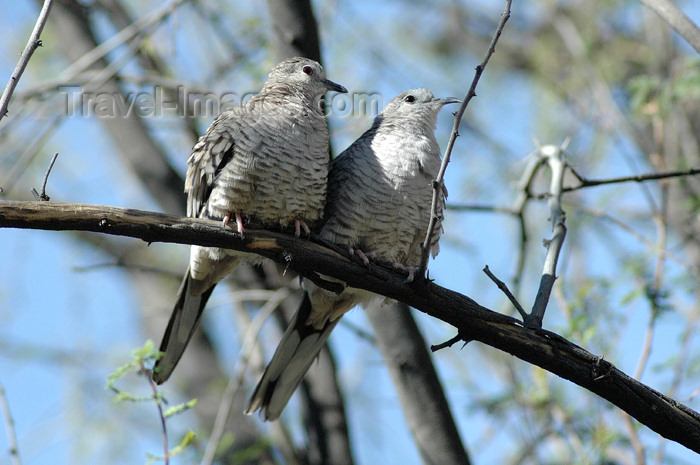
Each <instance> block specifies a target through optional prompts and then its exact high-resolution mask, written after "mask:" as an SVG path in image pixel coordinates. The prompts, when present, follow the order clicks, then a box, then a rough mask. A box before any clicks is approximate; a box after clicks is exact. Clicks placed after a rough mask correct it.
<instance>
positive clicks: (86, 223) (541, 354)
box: [0, 202, 700, 453]
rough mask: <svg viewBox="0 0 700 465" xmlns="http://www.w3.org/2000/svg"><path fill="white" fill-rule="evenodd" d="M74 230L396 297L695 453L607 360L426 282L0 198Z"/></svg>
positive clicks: (299, 247)
mask: <svg viewBox="0 0 700 465" xmlns="http://www.w3.org/2000/svg"><path fill="white" fill-rule="evenodd" d="M10 227H11V228H25V229H45V230H56V231H58V230H81V231H94V232H100V233H106V234H114V235H121V236H129V237H134V238H139V239H142V240H144V241H147V242H149V243H150V242H175V243H181V244H198V245H204V246H217V247H225V248H231V249H236V250H244V251H248V252H253V253H258V254H260V255H263V256H265V257H268V258H271V259H273V260H275V261H278V262H280V263H284V264H285V266H288V267H289V268H290V269H292V270H295V271H297V272H299V273H300V274H302V275H304V276H315V273H316V271H321V272H322V273H323V274H325V275H328V276H331V277H333V278H337V279H340V280H343V281H345V282H346V283H348V285H351V286H353V287H358V288H362V289H367V290H369V291H372V292H376V293H378V294H381V295H384V296H387V297H390V298H393V299H397V300H399V301H401V302H405V303H406V304H408V305H410V306H412V307H414V308H416V309H418V310H420V311H422V312H424V313H426V314H428V315H430V316H433V317H435V318H438V319H440V320H442V321H444V322H446V323H448V324H451V325H452V326H454V327H455V328H456V329H457V330H458V332H459V334H460V335H461V336H462V338H463V339H464V340H475V341H480V342H482V343H484V344H487V345H489V346H491V347H494V348H497V349H499V350H502V351H505V352H508V353H510V354H512V355H514V356H516V357H518V358H520V359H521V360H524V361H526V362H528V363H532V364H534V365H537V366H539V367H541V368H543V369H545V370H547V371H549V372H551V373H554V374H556V375H558V376H560V377H562V378H564V379H567V380H569V381H572V382H574V383H576V384H578V385H579V386H581V387H583V388H585V389H588V390H589V391H591V392H593V393H595V394H597V395H598V396H600V397H602V398H604V399H606V400H608V401H609V402H611V403H613V404H614V405H616V406H617V407H619V408H620V409H622V410H624V411H625V412H627V413H628V414H630V415H632V416H633V417H634V418H636V419H637V420H638V421H640V422H641V423H643V424H644V425H646V426H648V427H649V428H651V429H652V430H654V431H656V432H657V433H659V434H660V435H662V436H664V437H666V438H668V439H670V440H672V441H675V442H678V443H679V444H682V445H684V446H685V447H687V448H689V449H691V450H693V451H695V452H698V453H700V414H698V413H697V412H695V411H694V410H692V409H690V408H688V407H686V406H684V405H683V404H681V403H679V402H677V401H675V400H673V399H671V398H670V397H667V396H665V395H663V394H661V393H660V392H658V391H655V390H654V389H652V388H650V387H648V386H646V385H644V384H642V383H639V382H638V381H636V380H634V379H633V378H631V377H629V376H627V375H626V374H625V373H623V372H621V371H620V370H618V369H617V368H615V366H614V365H612V364H611V363H609V362H607V361H606V360H603V358H602V357H597V356H595V355H593V354H591V353H589V352H587V351H586V350H584V349H582V348H581V347H579V346H577V345H575V344H573V343H571V342H569V341H568V340H566V339H564V338H562V337H561V336H558V335H557V334H555V333H552V332H549V331H544V330H530V329H526V328H524V327H523V326H522V325H521V324H520V322H518V321H517V320H515V319H514V318H511V317H508V316H505V315H501V314H499V313H496V312H493V311H491V310H489V309H487V308H485V307H482V306H480V305H479V304H478V303H476V302H475V301H474V300H472V299H470V298H469V297H466V296H464V295H461V294H459V293H457V292H454V291H451V290H449V289H445V288H443V287H441V286H438V285H436V284H434V283H432V282H430V281H427V280H423V279H416V280H415V281H414V282H413V283H409V284H406V283H404V280H405V277H404V276H402V275H399V274H396V273H394V272H393V271H392V270H391V269H389V268H383V267H380V266H378V265H375V264H373V263H370V264H369V266H368V267H364V266H362V265H359V264H357V263H355V262H354V261H352V260H350V259H349V258H347V257H345V256H343V255H342V254H340V253H339V252H336V251H334V250H331V249H329V248H327V247H325V246H323V245H320V244H316V243H312V242H310V241H307V240H303V239H298V238H295V237H294V236H291V235H286V234H279V233H272V232H268V231H255V230H250V231H249V234H247V235H246V239H240V237H239V236H238V234H237V233H235V232H233V231H232V230H228V229H224V228H222V227H221V225H220V223H218V222H215V221H209V220H200V219H194V218H180V217H176V216H171V215H163V214H159V213H150V212H145V211H140V210H132V209H124V208H115V207H104V206H95V205H76V204H65V203H54V202H0V228H10Z"/></svg>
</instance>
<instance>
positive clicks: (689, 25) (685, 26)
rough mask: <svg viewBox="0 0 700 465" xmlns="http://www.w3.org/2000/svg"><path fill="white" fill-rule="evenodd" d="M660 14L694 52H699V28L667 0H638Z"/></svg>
mask: <svg viewBox="0 0 700 465" xmlns="http://www.w3.org/2000/svg"><path fill="white" fill-rule="evenodd" d="M639 3H641V4H643V5H646V6H647V7H648V8H649V9H651V10H652V11H654V12H655V13H656V14H658V15H659V16H661V19H663V20H664V21H666V22H667V23H668V25H669V26H671V27H672V28H673V30H674V31H676V32H677V33H678V34H680V36H681V37H683V38H684V39H685V40H686V42H688V43H689V44H690V46H691V47H693V48H694V49H695V51H696V52H698V53H700V28H698V26H696V25H695V23H693V22H692V21H691V20H690V18H688V16H686V15H685V14H684V13H683V12H682V11H681V10H679V9H678V7H677V6H676V5H674V4H673V3H672V2H671V1H669V0H639Z"/></svg>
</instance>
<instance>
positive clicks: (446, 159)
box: [418, 0, 512, 276]
mask: <svg viewBox="0 0 700 465" xmlns="http://www.w3.org/2000/svg"><path fill="white" fill-rule="evenodd" d="M511 2H512V0H506V7H505V10H504V11H503V13H502V14H501V21H500V22H499V23H498V27H497V28H496V32H495V33H494V35H493V38H492V39H491V44H489V48H488V50H487V51H486V55H485V56H484V59H483V60H482V61H481V63H479V65H477V67H476V73H475V74H474V79H473V80H472V83H471V86H470V87H469V91H468V92H467V96H466V97H465V98H464V101H462V105H461V106H460V107H459V110H458V111H457V113H455V118H454V124H453V125H452V132H451V133H450V139H449V141H448V142H447V148H446V149H445V155H444V156H443V158H442V164H441V165H440V171H438V174H437V177H436V178H435V180H433V199H432V202H431V205H430V222H429V223H428V229H427V231H426V232H425V239H424V240H423V244H422V246H421V249H422V252H421V261H420V266H419V268H418V276H425V271H426V268H427V266H428V258H429V257H430V245H431V244H432V238H433V234H434V232H435V226H436V224H437V221H438V218H439V216H440V215H441V214H442V213H441V212H440V211H439V210H440V207H439V205H440V198H441V196H442V191H443V185H444V177H445V171H446V170H447V165H448V164H449V163H450V156H451V155H452V149H453V147H454V145H455V141H456V140H457V137H458V136H459V125H460V123H461V121H462V116H463V115H464V112H465V111H466V109H467V105H469V102H470V101H471V99H472V98H474V97H475V96H476V86H477V84H478V83H479V79H480V78H481V74H482V73H483V72H484V69H486V65H487V64H488V62H489V60H490V59H491V55H493V53H494V52H495V51H496V44H497V43H498V39H499V38H500V37H501V33H502V32H503V28H504V27H505V25H506V22H507V21H508V18H510V5H511Z"/></svg>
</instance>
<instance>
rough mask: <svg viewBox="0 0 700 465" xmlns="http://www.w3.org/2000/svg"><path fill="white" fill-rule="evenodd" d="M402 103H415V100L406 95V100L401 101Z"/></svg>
mask: <svg viewBox="0 0 700 465" xmlns="http://www.w3.org/2000/svg"><path fill="white" fill-rule="evenodd" d="M403 101H404V102H408V103H413V102H415V101H416V98H415V97H414V96H413V95H407V96H406V98H404V99H403Z"/></svg>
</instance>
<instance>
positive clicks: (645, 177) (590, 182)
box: [545, 168, 700, 195]
mask: <svg viewBox="0 0 700 465" xmlns="http://www.w3.org/2000/svg"><path fill="white" fill-rule="evenodd" d="M572 172H573V171H572ZM574 173H575V172H574ZM696 174H700V168H691V169H687V170H679V171H667V172H665V173H648V174H638V175H634V176H622V177H619V178H608V179H585V178H583V177H581V175H580V174H578V173H575V174H574V175H575V176H576V177H577V178H578V179H579V181H580V182H581V184H579V185H578V186H572V187H565V188H563V189H562V192H571V191H576V190H579V189H584V188H586V187H593V186H600V185H603V184H619V183H623V182H645V181H651V180H658V179H667V178H679V177H685V176H695V175H696ZM545 195H547V194H545Z"/></svg>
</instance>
